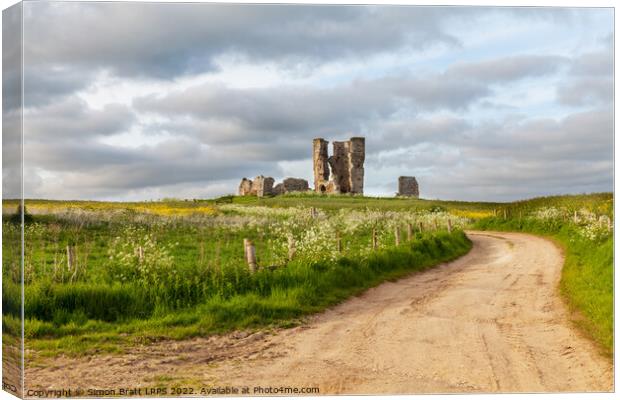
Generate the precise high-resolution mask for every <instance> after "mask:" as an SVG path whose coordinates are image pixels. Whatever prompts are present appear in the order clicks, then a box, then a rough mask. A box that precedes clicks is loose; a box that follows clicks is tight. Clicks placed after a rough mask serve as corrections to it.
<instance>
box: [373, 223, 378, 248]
mask: <svg viewBox="0 0 620 400" xmlns="http://www.w3.org/2000/svg"><path fill="white" fill-rule="evenodd" d="M372 249H373V250H377V229H376V228H372Z"/></svg>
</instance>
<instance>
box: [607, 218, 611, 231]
mask: <svg viewBox="0 0 620 400" xmlns="http://www.w3.org/2000/svg"><path fill="white" fill-rule="evenodd" d="M606 217H607V230H608V231H611V217H609V215H606Z"/></svg>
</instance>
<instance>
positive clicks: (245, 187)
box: [238, 178, 252, 196]
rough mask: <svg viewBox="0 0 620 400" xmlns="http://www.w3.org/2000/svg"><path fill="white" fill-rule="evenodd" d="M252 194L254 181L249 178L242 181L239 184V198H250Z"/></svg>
mask: <svg viewBox="0 0 620 400" xmlns="http://www.w3.org/2000/svg"><path fill="white" fill-rule="evenodd" d="M251 192H252V180H251V179H248V178H243V179H241V183H240V184H239V191H238V193H239V196H248V195H250V193H251Z"/></svg>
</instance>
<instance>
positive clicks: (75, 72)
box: [24, 66, 96, 108]
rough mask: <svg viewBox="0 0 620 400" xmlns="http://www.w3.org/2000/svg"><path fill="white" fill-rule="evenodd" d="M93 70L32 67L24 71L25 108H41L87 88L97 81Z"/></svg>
mask: <svg viewBox="0 0 620 400" xmlns="http://www.w3.org/2000/svg"><path fill="white" fill-rule="evenodd" d="M95 76H96V74H95V72H94V71H92V70H83V69H75V68H70V67H56V68H52V67H35V66H33V67H31V66H28V67H27V68H26V69H25V70H24V107H25V108H31V107H40V106H44V105H47V104H49V103H50V102H52V101H59V100H61V98H63V97H65V96H69V95H72V94H74V93H75V92H77V91H79V90H82V89H84V88H86V87H87V86H88V85H89V84H90V83H92V82H93V80H94V79H95Z"/></svg>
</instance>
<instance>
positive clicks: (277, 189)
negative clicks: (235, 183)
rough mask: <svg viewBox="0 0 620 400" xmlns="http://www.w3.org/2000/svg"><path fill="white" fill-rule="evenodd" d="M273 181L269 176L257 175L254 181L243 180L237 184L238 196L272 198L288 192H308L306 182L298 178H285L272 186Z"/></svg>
mask: <svg viewBox="0 0 620 400" xmlns="http://www.w3.org/2000/svg"><path fill="white" fill-rule="evenodd" d="M274 183H275V180H274V179H273V178H272V177H270V176H263V175H259V176H257V177H256V178H254V180H251V179H248V178H243V179H241V183H239V189H238V191H237V192H238V194H239V196H258V197H264V196H272V195H276V194H284V193H290V192H305V191H307V190H309V186H308V181H307V180H305V179H298V178H286V179H284V181H283V182H282V183H278V184H277V185H275V186H274Z"/></svg>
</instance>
